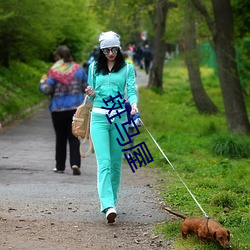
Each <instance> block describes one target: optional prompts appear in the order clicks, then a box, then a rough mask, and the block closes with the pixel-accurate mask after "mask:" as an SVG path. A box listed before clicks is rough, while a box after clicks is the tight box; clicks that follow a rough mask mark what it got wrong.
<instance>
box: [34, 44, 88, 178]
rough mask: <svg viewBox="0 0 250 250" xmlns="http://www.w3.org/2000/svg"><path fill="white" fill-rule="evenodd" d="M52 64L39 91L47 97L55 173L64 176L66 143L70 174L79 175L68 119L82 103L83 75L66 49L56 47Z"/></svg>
mask: <svg viewBox="0 0 250 250" xmlns="http://www.w3.org/2000/svg"><path fill="white" fill-rule="evenodd" d="M55 61H56V62H55V63H54V64H53V66H52V67H51V68H50V69H49V72H48V75H45V76H43V78H42V79H41V81H40V84H39V89H40V91H41V92H42V93H43V94H45V95H50V96H51V99H50V104H49V110H50V112H51V117H52V122H53V126H54V130H55V135H56V147H55V148H56V152H55V160H56V166H55V168H54V170H53V171H54V172H55V173H64V171H65V168H66V156H67V142H69V158H70V166H71V169H72V171H73V175H80V174H81V171H80V165H81V156H80V152H79V146H80V142H79V140H78V138H76V137H75V136H74V135H73V134H72V130H71V126H72V117H73V115H74V113H75V112H76V109H77V107H78V106H79V105H81V104H82V102H83V100H84V96H85V95H84V90H85V88H86V86H87V74H86V72H85V71H84V69H83V68H82V67H81V66H80V65H79V64H78V63H76V62H74V61H73V58H72V56H71V52H70V50H69V48H68V47H67V46H64V45H62V46H59V47H58V48H57V49H56V51H55Z"/></svg>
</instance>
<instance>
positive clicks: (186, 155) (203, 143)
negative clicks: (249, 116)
mask: <svg viewBox="0 0 250 250" xmlns="http://www.w3.org/2000/svg"><path fill="white" fill-rule="evenodd" d="M201 72H202V74H201V75H202V80H203V82H204V85H205V86H204V87H205V89H206V91H207V93H208V94H209V95H210V96H211V97H212V99H213V101H214V102H215V103H216V105H217V106H218V107H220V110H222V111H223V103H222V96H221V91H220V87H219V82H218V79H217V77H216V75H215V74H214V71H213V70H212V69H210V68H207V67H202V68H201ZM187 79H188V77H187V71H186V69H185V66H184V63H183V61H180V60H173V61H169V62H168V64H167V65H166V67H165V69H164V86H163V87H164V92H163V93H157V91H152V90H150V89H146V88H140V89H139V96H140V97H143V98H140V99H139V110H140V112H141V117H142V120H143V122H144V124H145V125H146V126H147V128H148V130H149V131H150V132H151V133H152V136H153V137H154V138H155V140H156V141H157V143H158V144H159V146H160V147H161V149H162V150H163V152H164V154H165V155H166V157H167V159H168V160H169V161H170V162H171V164H172V166H173V167H174V169H173V168H172V166H170V164H169V162H168V160H167V159H166V158H165V157H164V156H163V155H162V153H161V152H160V150H159V149H158V147H157V146H156V145H155V143H154V142H153V140H152V139H151V137H150V136H149V135H148V133H147V131H146V130H145V127H141V128H140V132H141V135H139V136H138V137H136V138H135V141H136V142H141V141H144V142H145V143H146V145H147V147H148V149H149V151H150V153H151V154H152V156H153V158H154V161H153V162H152V163H150V164H148V165H147V166H148V167H157V168H159V169H160V171H161V176H162V180H163V181H162V182H161V183H159V184H158V185H157V186H156V187H155V188H157V189H159V190H160V192H161V197H162V199H163V201H164V203H165V204H167V205H168V206H171V207H172V208H173V210H176V211H178V210H179V211H181V212H183V213H185V214H187V216H188V217H201V216H202V212H201V211H200V209H199V207H198V206H197V204H196V203H195V201H194V200H193V199H192V197H191V196H190V194H189V193H188V191H187V190H186V188H185V186H184V185H183V183H182V182H181V180H180V178H181V179H182V180H183V181H184V182H185V183H186V185H187V186H188V188H189V189H190V190H191V192H192V193H193V195H194V196H195V198H196V199H197V201H198V202H199V204H200V205H201V206H202V208H203V209H204V210H205V211H206V213H207V214H208V215H209V216H210V217H211V218H212V219H215V220H217V221H219V222H220V223H222V224H223V226H224V227H226V228H228V229H229V230H230V232H231V245H232V249H234V250H245V249H249V248H250V245H249V241H248V240H247V239H248V237H247V236H246V235H247V234H246V232H249V222H250V221H249V220H250V218H249V205H250V204H249V191H250V190H249V187H250V186H249V172H250V159H249V158H243V157H244V155H245V154H244V153H243V151H244V149H245V151H244V152H249V145H250V143H249V137H247V136H244V137H243V136H242V137H240V136H237V135H229V134H228V133H227V125H226V122H225V117H224V114H223V112H222V113H219V114H216V115H201V114H199V113H198V111H197V110H196V108H195V105H194V104H193V100H192V95H191V91H190V89H189V84H188V81H187ZM247 107H248V111H250V110H249V108H250V106H249V105H248V106H247ZM221 138H224V139H225V140H228V139H230V138H231V139H232V140H233V145H234V146H233V147H232V148H235V147H237V156H238V157H237V158H235V157H234V158H230V157H229V156H222V155H214V154H213V153H212V150H211V145H213V143H214V142H215V141H217V139H221ZM136 142H135V143H136ZM228 145H229V144H228ZM230 145H231V144H230ZM235 145H236V146H235ZM224 147H225V146H224ZM227 147H228V146H227ZM225 148H226V147H225ZM230 148H231V146H230ZM247 148H248V149H247ZM241 150H242V151H241ZM247 150H248V151H247ZM230 152H231V151H230ZM230 155H232V154H230ZM234 155H235V153H234ZM248 157H249V155H248ZM137 171H143V169H139V170H137ZM135 174H136V172H135ZM179 225H180V220H179V219H177V221H174V222H168V223H162V224H160V225H159V226H157V227H156V232H157V233H160V232H161V233H162V234H164V236H165V237H166V238H167V239H173V238H174V239H175V243H174V245H175V248H176V249H178V250H179V249H185V250H187V249H201V248H200V243H199V241H198V240H197V239H196V238H195V237H192V236H190V240H188V241H184V240H182V239H180V238H179V235H180V231H178V227H179ZM190 242H191V243H190ZM217 247H218V246H216V245H215V244H214V243H207V244H205V245H204V248H202V249H206V250H207V249H210V250H211V249H217Z"/></svg>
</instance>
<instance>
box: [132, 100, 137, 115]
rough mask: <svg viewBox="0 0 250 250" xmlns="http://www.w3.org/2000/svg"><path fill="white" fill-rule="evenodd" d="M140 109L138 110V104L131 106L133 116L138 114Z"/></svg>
mask: <svg viewBox="0 0 250 250" xmlns="http://www.w3.org/2000/svg"><path fill="white" fill-rule="evenodd" d="M138 112H139V111H138V108H137V104H136V103H135V102H134V103H133V104H132V105H131V115H135V114H136V113H138Z"/></svg>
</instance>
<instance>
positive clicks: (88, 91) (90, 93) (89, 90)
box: [85, 86, 95, 96]
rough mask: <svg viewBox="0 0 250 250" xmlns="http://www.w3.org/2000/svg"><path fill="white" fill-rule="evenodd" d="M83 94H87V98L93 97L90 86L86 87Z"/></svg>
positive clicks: (93, 93) (93, 91)
mask: <svg viewBox="0 0 250 250" xmlns="http://www.w3.org/2000/svg"><path fill="white" fill-rule="evenodd" d="M85 92H86V94H87V95H88V96H95V90H94V89H93V88H92V87H90V86H88V87H87V88H86V89H85Z"/></svg>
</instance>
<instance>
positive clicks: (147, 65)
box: [143, 44, 153, 75]
mask: <svg viewBox="0 0 250 250" xmlns="http://www.w3.org/2000/svg"><path fill="white" fill-rule="evenodd" d="M143 57H144V67H145V72H146V74H147V75H148V73H149V69H150V66H151V61H152V59H153V55H152V51H151V49H150V48H149V46H148V44H146V45H145V48H144V51H143Z"/></svg>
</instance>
